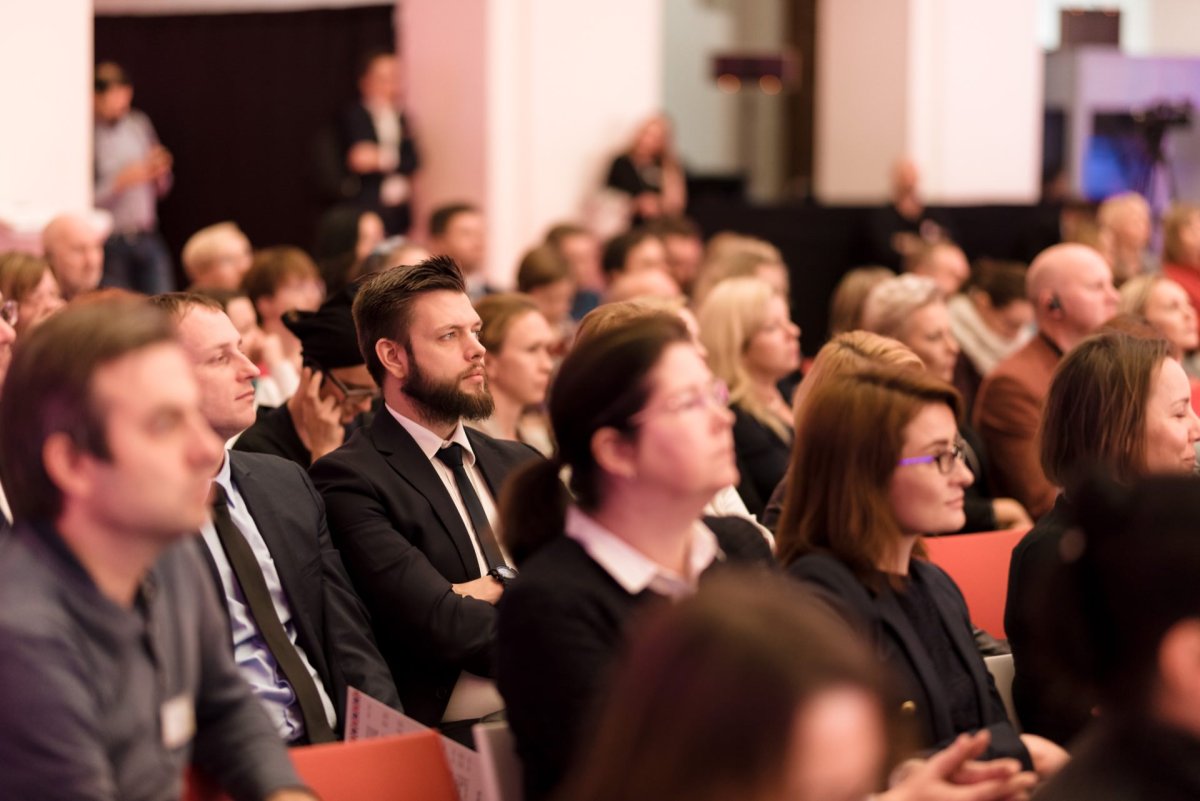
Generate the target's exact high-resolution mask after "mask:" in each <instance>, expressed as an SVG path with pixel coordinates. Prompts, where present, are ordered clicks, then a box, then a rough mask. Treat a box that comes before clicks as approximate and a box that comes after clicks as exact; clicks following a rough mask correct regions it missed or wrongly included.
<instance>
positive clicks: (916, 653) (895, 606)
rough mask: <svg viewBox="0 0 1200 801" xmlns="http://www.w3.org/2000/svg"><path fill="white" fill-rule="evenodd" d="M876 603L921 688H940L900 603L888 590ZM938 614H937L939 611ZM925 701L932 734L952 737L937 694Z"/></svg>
mask: <svg viewBox="0 0 1200 801" xmlns="http://www.w3.org/2000/svg"><path fill="white" fill-rule="evenodd" d="M878 601H879V616H880V619H881V620H882V622H883V624H884V625H885V626H888V627H889V628H891V629H892V631H893V632H895V634H896V639H897V640H899V641H900V643H901V644H902V645H903V648H904V652H905V655H906V656H907V657H908V659H909V661H911V662H912V665H913V669H914V670H916V672H917V677H918V680H919V682H920V684H921V686H922V687H938V686H940V685H941V682H942V680H941V677H940V676H939V675H938V672H937V669H936V668H935V667H934V666H933V662H932V661H931V660H930V659H929V657H928V656H927V651H926V646H925V643H923V642H922V641H921V638H920V637H919V636H918V635H917V632H916V631H915V630H914V629H913V627H912V623H910V622H909V619H908V615H906V614H904V610H903V609H902V608H901V607H900V602H899V601H897V600H896V594H895V593H894V592H893V591H892V590H891V588H886V589H884V590H883V591H882V592H881V593H880V594H879V597H878ZM939 611H941V609H940V607H939ZM926 700H927V702H928V704H929V718H930V720H931V721H933V730H934V734H935V735H936V736H937V738H938V739H943V738H945V737H949V736H952V735H953V734H954V732H953V731H951V729H952V726H951V723H950V710H949V709H947V708H946V704H945V703H944V699H943V698H942V697H941V694H940V693H928V694H927V698H926Z"/></svg>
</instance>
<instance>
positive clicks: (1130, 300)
mask: <svg viewBox="0 0 1200 801" xmlns="http://www.w3.org/2000/svg"><path fill="white" fill-rule="evenodd" d="M1166 280H1169V279H1166V278H1164V277H1162V276H1161V275H1138V276H1134V277H1133V278H1130V279H1129V280H1128V281H1126V282H1125V283H1123V284H1121V288H1120V290H1118V291H1119V292H1120V293H1121V300H1120V302H1119V303H1118V305H1117V313H1118V314H1132V315H1134V316H1136V317H1145V316H1146V304H1147V303H1149V302H1150V294H1151V293H1152V292H1153V291H1154V287H1155V285H1156V284H1157V283H1158V282H1159V281H1166Z"/></svg>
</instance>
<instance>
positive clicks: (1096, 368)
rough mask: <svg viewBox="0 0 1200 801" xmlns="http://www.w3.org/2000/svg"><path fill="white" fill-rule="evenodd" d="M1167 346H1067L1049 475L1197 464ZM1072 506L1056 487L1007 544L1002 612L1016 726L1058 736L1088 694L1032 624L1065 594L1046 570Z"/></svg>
mask: <svg viewBox="0 0 1200 801" xmlns="http://www.w3.org/2000/svg"><path fill="white" fill-rule="evenodd" d="M1169 354H1170V347H1169V345H1168V344H1167V343H1166V342H1165V341H1164V340H1161V339H1146V338H1142V337H1137V336H1130V335H1129V334H1124V333H1116V332H1110V331H1108V330H1107V329H1103V330H1102V333H1100V334H1097V335H1095V336H1093V337H1091V338H1089V339H1086V340H1084V341H1083V342H1082V343H1080V344H1079V345H1078V346H1077V347H1076V348H1075V349H1074V350H1072V351H1071V352H1070V353H1068V354H1067V355H1066V357H1065V358H1064V359H1063V361H1062V363H1061V364H1060V365H1059V367H1058V370H1057V371H1056V372H1055V374H1054V381H1053V383H1052V384H1051V385H1050V391H1049V394H1048V395H1047V397H1046V409H1045V416H1044V418H1043V421H1042V429H1041V461H1042V469H1043V470H1044V471H1045V474H1046V476H1047V477H1048V478H1049V479H1050V481H1052V482H1053V483H1054V484H1056V485H1058V486H1060V487H1065V486H1070V485H1071V484H1072V483H1073V482H1074V481H1076V480H1077V479H1079V478H1080V477H1081V476H1083V475H1084V474H1085V473H1087V472H1088V471H1091V470H1104V471H1106V472H1107V473H1108V474H1109V475H1110V476H1112V477H1113V478H1115V479H1116V480H1117V481H1118V482H1120V483H1121V484H1125V485H1129V484H1132V483H1133V482H1134V481H1135V480H1136V478H1137V477H1138V476H1140V475H1144V474H1146V473H1190V472H1192V471H1193V470H1194V469H1195V465H1196V450H1195V443H1196V442H1197V440H1200V419H1197V417H1196V414H1195V412H1193V411H1192V408H1191V402H1190V396H1191V393H1190V389H1189V386H1188V380H1187V376H1186V375H1185V374H1184V372H1183V368H1182V367H1180V366H1179V363H1178V362H1177V361H1175V359H1173V358H1171V357H1170V355H1169ZM1077 506H1078V503H1077V499H1076V498H1074V497H1073V496H1071V495H1068V494H1059V495H1058V497H1057V499H1056V500H1055V502H1054V508H1053V509H1051V510H1050V511H1049V512H1048V513H1047V514H1046V515H1045V516H1043V517H1042V518H1041V519H1040V520H1039V521H1038V522H1037V525H1035V526H1034V527H1033V529H1032V530H1031V531H1030V532H1029V533H1028V534H1026V535H1025V537H1024V538H1023V539H1022V540H1021V542H1020V544H1018V545H1017V547H1016V548H1015V549H1014V550H1013V555H1012V565H1011V567H1010V569H1009V577H1008V601H1007V606H1006V608H1005V614H1004V628H1005V631H1006V632H1007V633H1008V636H1009V641H1010V643H1011V644H1012V649H1013V660H1014V664H1015V667H1016V677H1015V680H1014V681H1013V700H1014V702H1015V704H1016V708H1017V713H1018V715H1019V716H1020V719H1021V725H1022V726H1023V727H1024V728H1025V730H1026V731H1030V732H1034V733H1036V734H1041V735H1044V736H1046V737H1049V738H1050V739H1052V740H1054V741H1056V742H1059V743H1062V744H1064V745H1065V744H1067V743H1069V742H1070V741H1071V739H1072V738H1073V737H1074V736H1075V735H1076V734H1077V733H1078V732H1079V731H1080V729H1081V728H1082V727H1083V725H1084V724H1085V723H1087V721H1088V719H1089V717H1090V715H1091V708H1092V706H1093V701H1094V699H1089V697H1088V696H1087V695H1086V694H1084V693H1082V692H1081V691H1080V687H1079V686H1078V683H1077V677H1076V676H1074V675H1068V674H1063V673H1056V672H1054V669H1053V667H1052V666H1048V665H1047V661H1046V653H1047V649H1049V648H1051V647H1052V646H1053V644H1051V643H1045V642H1038V641H1037V640H1036V639H1035V637H1034V634H1033V632H1035V631H1036V630H1037V628H1038V625H1039V621H1040V620H1041V619H1042V618H1047V617H1054V616H1056V615H1058V614H1060V611H1059V610H1061V609H1062V608H1063V606H1064V604H1068V603H1069V602H1070V599H1069V598H1066V597H1065V596H1064V595H1063V592H1064V590H1063V589H1062V588H1060V587H1056V586H1053V585H1051V584H1050V583H1049V582H1048V579H1047V577H1048V576H1049V575H1050V574H1051V573H1052V572H1053V571H1052V568H1053V566H1054V565H1055V564H1056V563H1058V562H1059V561H1060V557H1061V550H1060V549H1061V547H1062V544H1063V539H1064V536H1065V534H1066V531H1067V528H1068V526H1070V525H1071V520H1072V519H1074V517H1075V515H1076V513H1077V512H1078V511H1079V510H1078V509H1077ZM1130 546H1131V548H1130V550H1134V549H1137V548H1142V547H1144V546H1143V544H1142V543H1141V542H1138V543H1134V542H1132V541H1131V542H1130Z"/></svg>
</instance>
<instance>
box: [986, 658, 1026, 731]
mask: <svg viewBox="0 0 1200 801" xmlns="http://www.w3.org/2000/svg"><path fill="white" fill-rule="evenodd" d="M983 663H984V664H985V665H987V669H988V673H991V674H992V681H994V682H996V690H997V691H998V692H999V693H1000V700H1002V701H1004V710H1005V711H1006V712H1008V719H1009V720H1010V721H1012V725H1013V728H1014V729H1016V730H1017V731H1020V730H1021V721H1019V720H1017V708H1016V707H1015V706H1014V705H1013V696H1012V683H1013V658H1012V654H1002V655H1000V656H985V657H984V658H983Z"/></svg>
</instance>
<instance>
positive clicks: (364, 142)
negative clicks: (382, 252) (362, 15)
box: [341, 51, 420, 236]
mask: <svg viewBox="0 0 1200 801" xmlns="http://www.w3.org/2000/svg"><path fill="white" fill-rule="evenodd" d="M358 91H359V102H358V103H356V104H354V105H353V106H351V107H350V108H348V109H347V110H346V112H345V113H344V114H343V115H342V121H341V123H342V124H341V135H342V147H343V150H344V152H345V160H346V161H345V167H346V169H347V171H348V173H349V174H348V176H347V181H346V183H345V189H346V192H347V195H348V196H349V199H350V200H351V201H352V202H354V203H356V204H357V205H359V206H361V207H362V208H364V209H370V210H371V211H374V212H376V213H377V214H378V215H379V217H380V218H381V219H382V220H383V225H384V228H385V229H386V230H387V233H388V235H389V236H395V235H396V234H405V233H408V229H409V227H410V226H411V225H412V212H411V207H410V203H411V201H412V176H413V173H415V172H416V171H417V168H418V167H419V166H420V158H419V156H418V155H417V145H416V141H415V139H414V138H413V133H412V128H411V126H409V124H408V120H407V118H406V117H405V115H404V112H403V111H401V110H400V106H399V101H400V95H401V94H402V81H401V71H400V62H399V61H398V60H397V59H396V56H395V54H394V53H389V52H382V51H377V52H374V53H369V54H368V55H367V56H366V58H364V59H363V61H362V68H361V69H360V70H359V73H358Z"/></svg>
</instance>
